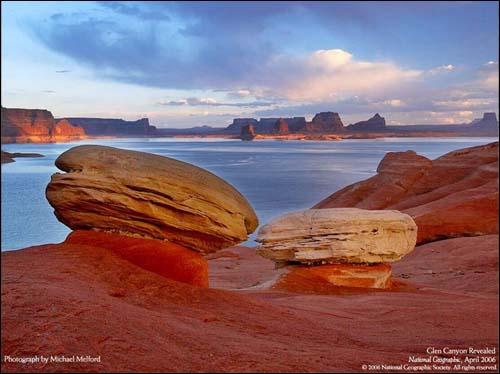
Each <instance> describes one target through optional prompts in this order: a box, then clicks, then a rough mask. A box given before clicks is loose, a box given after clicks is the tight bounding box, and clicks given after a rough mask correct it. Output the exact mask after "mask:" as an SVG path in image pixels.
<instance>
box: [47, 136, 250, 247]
mask: <svg viewBox="0 0 500 374" xmlns="http://www.w3.org/2000/svg"><path fill="white" fill-rule="evenodd" d="M55 163H56V166H57V167H58V168H59V169H61V170H62V171H65V172H66V173H64V174H61V173H55V174H54V175H52V178H51V181H50V183H49V184H48V186H47V189H46V196H47V199H48V201H49V203H50V204H51V205H52V207H53V208H54V213H55V215H56V217H57V218H58V219H59V220H60V221H61V222H63V223H64V224H65V225H67V226H68V227H70V228H71V229H73V230H90V229H94V230H99V231H107V232H115V233H120V234H123V235H130V236H141V237H146V238H153V239H162V240H168V241H170V242H173V243H176V244H179V245H181V246H184V247H188V248H190V249H193V250H195V251H200V252H203V253H209V252H214V251H217V250H219V249H221V248H225V247H228V246H231V245H234V244H237V243H240V242H242V241H244V240H246V239H247V236H248V234H249V233H251V232H253V231H254V230H255V229H256V227H257V226H258V220H257V217H256V215H255V212H254V211H253V209H252V207H251V206H250V205H249V203H248V202H247V200H246V199H245V198H244V197H243V196H242V195H241V194H240V193H239V192H238V191H237V190H236V189H235V188H234V187H233V186H231V185H230V184H229V183H227V182H225V181H224V180H222V179H220V178H219V177H217V176H215V175H214V174H212V173H210V172H208V171H206V170H204V169H201V168H198V167H196V166H193V165H190V164H188V163H185V162H181V161H177V160H174V159H171V158H168V157H162V156H158V155H153V154H148V153H143V152H136V151H128V150H122V149H117V148H112V147H104V146H97V145H85V146H78V147H74V148H72V149H70V150H68V151H66V152H64V153H63V154H61V155H60V156H59V157H58V158H57V160H56V162H55Z"/></svg>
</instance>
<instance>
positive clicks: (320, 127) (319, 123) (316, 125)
mask: <svg viewBox="0 0 500 374" xmlns="http://www.w3.org/2000/svg"><path fill="white" fill-rule="evenodd" d="M306 130H307V131H311V132H334V133H340V132H343V131H344V124H343V123H342V120H341V119H340V116H339V114H338V113H335V112H321V113H317V114H316V115H315V116H314V117H313V119H312V121H311V122H310V123H308V124H307V125H306Z"/></svg>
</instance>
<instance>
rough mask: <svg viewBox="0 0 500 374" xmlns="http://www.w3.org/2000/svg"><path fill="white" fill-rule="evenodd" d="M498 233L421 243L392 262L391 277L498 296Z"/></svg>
mask: <svg viewBox="0 0 500 374" xmlns="http://www.w3.org/2000/svg"><path fill="white" fill-rule="evenodd" d="M498 249H499V248H498V235H483V236H475V237H469V238H456V239H448V240H440V241H437V242H433V243H428V244H424V245H421V246H418V247H417V248H415V250H414V251H413V252H412V253H410V254H409V255H408V256H406V257H404V258H403V259H402V260H401V261H399V262H396V263H394V264H393V278H395V279H399V280H405V281H406V282H411V283H413V284H418V285H425V286H427V287H433V288H435V289H440V290H443V289H445V290H448V291H451V292H457V293H464V292H467V293H472V294H474V295H479V294H489V295H494V296H495V297H498V280H499V279H498Z"/></svg>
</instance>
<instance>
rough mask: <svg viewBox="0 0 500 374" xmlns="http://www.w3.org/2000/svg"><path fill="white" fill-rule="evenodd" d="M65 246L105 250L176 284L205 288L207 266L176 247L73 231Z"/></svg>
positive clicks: (200, 259)
mask: <svg viewBox="0 0 500 374" xmlns="http://www.w3.org/2000/svg"><path fill="white" fill-rule="evenodd" d="M65 243H67V244H79V245H87V246H92V247H99V248H106V249H108V250H111V251H113V252H114V253H116V254H118V255H119V256H120V257H122V258H124V259H126V260H127V261H130V262H131V263H133V264H135V265H137V266H139V267H141V268H143V269H145V270H148V271H151V272H153V273H156V274H159V275H161V276H163V277H165V278H169V279H172V280H175V281H178V282H183V283H188V284H191V285H194V286H200V287H208V263H207V261H206V260H205V259H204V258H203V256H201V255H200V254H198V253H196V252H194V251H192V250H190V249H187V248H184V247H182V246H180V245H178V244H175V243H170V242H166V241H162V240H155V239H142V238H134V237H130V236H124V235H118V234H112V233H105V232H99V231H73V232H72V233H70V234H69V235H68V237H67V238H66V241H65Z"/></svg>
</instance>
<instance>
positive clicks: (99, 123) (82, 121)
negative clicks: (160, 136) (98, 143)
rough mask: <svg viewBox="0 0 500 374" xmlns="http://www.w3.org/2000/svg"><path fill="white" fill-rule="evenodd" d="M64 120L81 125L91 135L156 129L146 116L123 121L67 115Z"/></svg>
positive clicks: (130, 132) (144, 132)
mask: <svg viewBox="0 0 500 374" xmlns="http://www.w3.org/2000/svg"><path fill="white" fill-rule="evenodd" d="M65 120H67V121H69V122H70V123H71V124H73V125H76V126H80V127H82V128H83V129H84V130H85V133H86V134H87V135H92V136H128V135H153V134H154V133H155V131H156V127H155V126H151V125H150V124H149V120H148V119H147V118H141V119H139V120H137V121H125V120H123V119H117V118H84V117H68V118H65Z"/></svg>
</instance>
